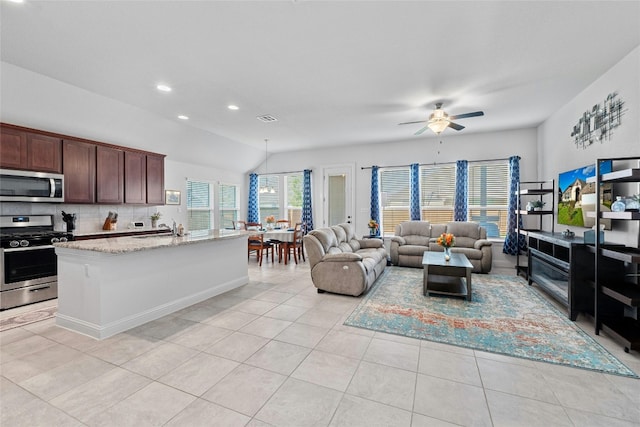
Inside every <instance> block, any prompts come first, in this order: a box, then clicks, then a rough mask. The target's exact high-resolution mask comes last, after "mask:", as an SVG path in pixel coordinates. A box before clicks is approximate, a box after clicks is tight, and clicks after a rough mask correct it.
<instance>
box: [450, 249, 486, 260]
mask: <svg viewBox="0 0 640 427" xmlns="http://www.w3.org/2000/svg"><path fill="white" fill-rule="evenodd" d="M451 251H452V252H457V253H460V254H465V255H466V256H467V258H468V259H482V251H481V250H480V249H473V247H471V248H459V247H457V246H456V247H454V248H453V249H452V250H451Z"/></svg>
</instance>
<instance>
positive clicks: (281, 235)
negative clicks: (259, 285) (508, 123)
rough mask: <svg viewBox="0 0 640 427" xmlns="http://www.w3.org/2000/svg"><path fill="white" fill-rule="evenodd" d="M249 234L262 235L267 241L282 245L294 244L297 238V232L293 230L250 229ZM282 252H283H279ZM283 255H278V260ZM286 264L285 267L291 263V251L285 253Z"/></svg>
mask: <svg viewBox="0 0 640 427" xmlns="http://www.w3.org/2000/svg"><path fill="white" fill-rule="evenodd" d="M248 231H249V232H251V233H254V234H261V235H263V236H264V239H265V240H267V239H268V240H271V241H278V242H282V243H285V244H286V243H292V242H293V240H294V238H295V230H294V229H293V228H286V229H285V228H282V229H278V228H273V229H264V228H263V229H257V228H256V229H253V230H252V229H251V228H249V229H248ZM279 252H281V251H279ZM280 257H281V253H278V259H280ZM283 258H284V263H285V265H286V264H288V262H289V251H285V253H284V257H283Z"/></svg>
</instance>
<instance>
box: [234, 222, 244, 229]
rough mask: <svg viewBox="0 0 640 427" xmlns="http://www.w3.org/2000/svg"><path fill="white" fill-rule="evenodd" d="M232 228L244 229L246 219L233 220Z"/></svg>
mask: <svg viewBox="0 0 640 427" xmlns="http://www.w3.org/2000/svg"><path fill="white" fill-rule="evenodd" d="M233 229H234V230H246V229H247V222H246V221H242V220H238V221H233Z"/></svg>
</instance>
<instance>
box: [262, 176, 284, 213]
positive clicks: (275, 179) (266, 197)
mask: <svg viewBox="0 0 640 427" xmlns="http://www.w3.org/2000/svg"><path fill="white" fill-rule="evenodd" d="M258 186H259V187H260V188H262V187H269V188H273V190H274V192H273V193H270V192H266V193H259V194H258V199H259V202H258V203H259V205H258V206H259V208H260V222H263V223H264V222H266V221H265V218H266V217H268V216H269V215H273V216H274V217H275V218H276V219H278V218H280V176H278V175H260V177H259V178H258Z"/></svg>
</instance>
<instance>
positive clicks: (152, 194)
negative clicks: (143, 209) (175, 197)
mask: <svg viewBox="0 0 640 427" xmlns="http://www.w3.org/2000/svg"><path fill="white" fill-rule="evenodd" d="M147 204H149V205H164V156H161V155H159V156H154V155H150V154H147Z"/></svg>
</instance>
